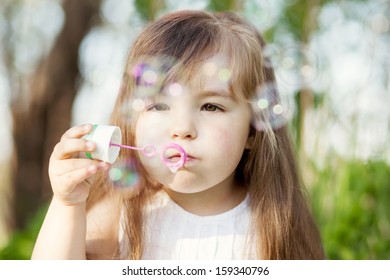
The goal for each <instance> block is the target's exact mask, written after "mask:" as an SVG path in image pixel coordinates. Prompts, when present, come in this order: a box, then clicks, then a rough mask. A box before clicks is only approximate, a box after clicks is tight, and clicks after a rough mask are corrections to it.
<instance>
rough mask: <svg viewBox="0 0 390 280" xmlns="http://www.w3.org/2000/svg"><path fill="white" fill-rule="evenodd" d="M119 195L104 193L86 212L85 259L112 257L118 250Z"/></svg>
mask: <svg viewBox="0 0 390 280" xmlns="http://www.w3.org/2000/svg"><path fill="white" fill-rule="evenodd" d="M118 205H119V195H118V194H115V193H113V194H110V195H106V197H104V198H103V199H102V200H101V201H99V202H98V203H96V205H94V206H93V207H92V208H91V209H90V210H89V211H88V213H87V232H86V252H87V259H113V258H114V257H115V255H116V253H117V250H118V225H119V213H120V210H119V206H118Z"/></svg>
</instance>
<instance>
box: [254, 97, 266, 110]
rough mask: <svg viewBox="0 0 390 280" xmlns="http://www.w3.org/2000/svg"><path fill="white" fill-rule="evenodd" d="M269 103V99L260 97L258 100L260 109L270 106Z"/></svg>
mask: <svg viewBox="0 0 390 280" xmlns="http://www.w3.org/2000/svg"><path fill="white" fill-rule="evenodd" d="M268 105H269V103H268V100H267V99H264V98H260V99H259V100H258V101H257V106H258V107H259V108H260V109H262V110H264V109H266V108H268Z"/></svg>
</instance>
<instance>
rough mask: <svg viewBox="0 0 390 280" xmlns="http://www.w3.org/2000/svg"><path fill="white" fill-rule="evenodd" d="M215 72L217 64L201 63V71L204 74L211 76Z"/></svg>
mask: <svg viewBox="0 0 390 280" xmlns="http://www.w3.org/2000/svg"><path fill="white" fill-rule="evenodd" d="M216 72H217V66H216V65H215V63H213V62H207V63H205V64H204V65H203V73H204V74H205V75H206V76H209V77H211V76H213V75H214V74H215V73H216Z"/></svg>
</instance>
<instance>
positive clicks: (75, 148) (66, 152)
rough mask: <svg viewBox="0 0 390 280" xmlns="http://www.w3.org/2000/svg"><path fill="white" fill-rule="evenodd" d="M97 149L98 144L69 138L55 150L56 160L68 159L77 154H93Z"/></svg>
mask: <svg viewBox="0 0 390 280" xmlns="http://www.w3.org/2000/svg"><path fill="white" fill-rule="evenodd" d="M95 148H96V144H95V143H94V142H92V141H87V140H85V139H77V138H67V139H63V140H61V141H60V142H59V143H58V144H57V145H56V146H55V147H54V150H53V157H54V158H55V159H59V160H61V159H68V158H71V157H73V155H74V154H75V153H79V152H92V151H94V150H95Z"/></svg>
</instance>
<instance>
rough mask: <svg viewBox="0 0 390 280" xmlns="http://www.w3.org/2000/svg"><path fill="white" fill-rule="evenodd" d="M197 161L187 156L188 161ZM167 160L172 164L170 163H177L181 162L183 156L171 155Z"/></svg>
mask: <svg viewBox="0 0 390 280" xmlns="http://www.w3.org/2000/svg"><path fill="white" fill-rule="evenodd" d="M194 159H196V158H195V157H193V156H191V155H187V160H186V162H187V161H189V160H194ZM167 160H168V161H169V162H170V163H177V162H179V161H180V160H181V155H180V154H174V155H171V156H169V157H167Z"/></svg>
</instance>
